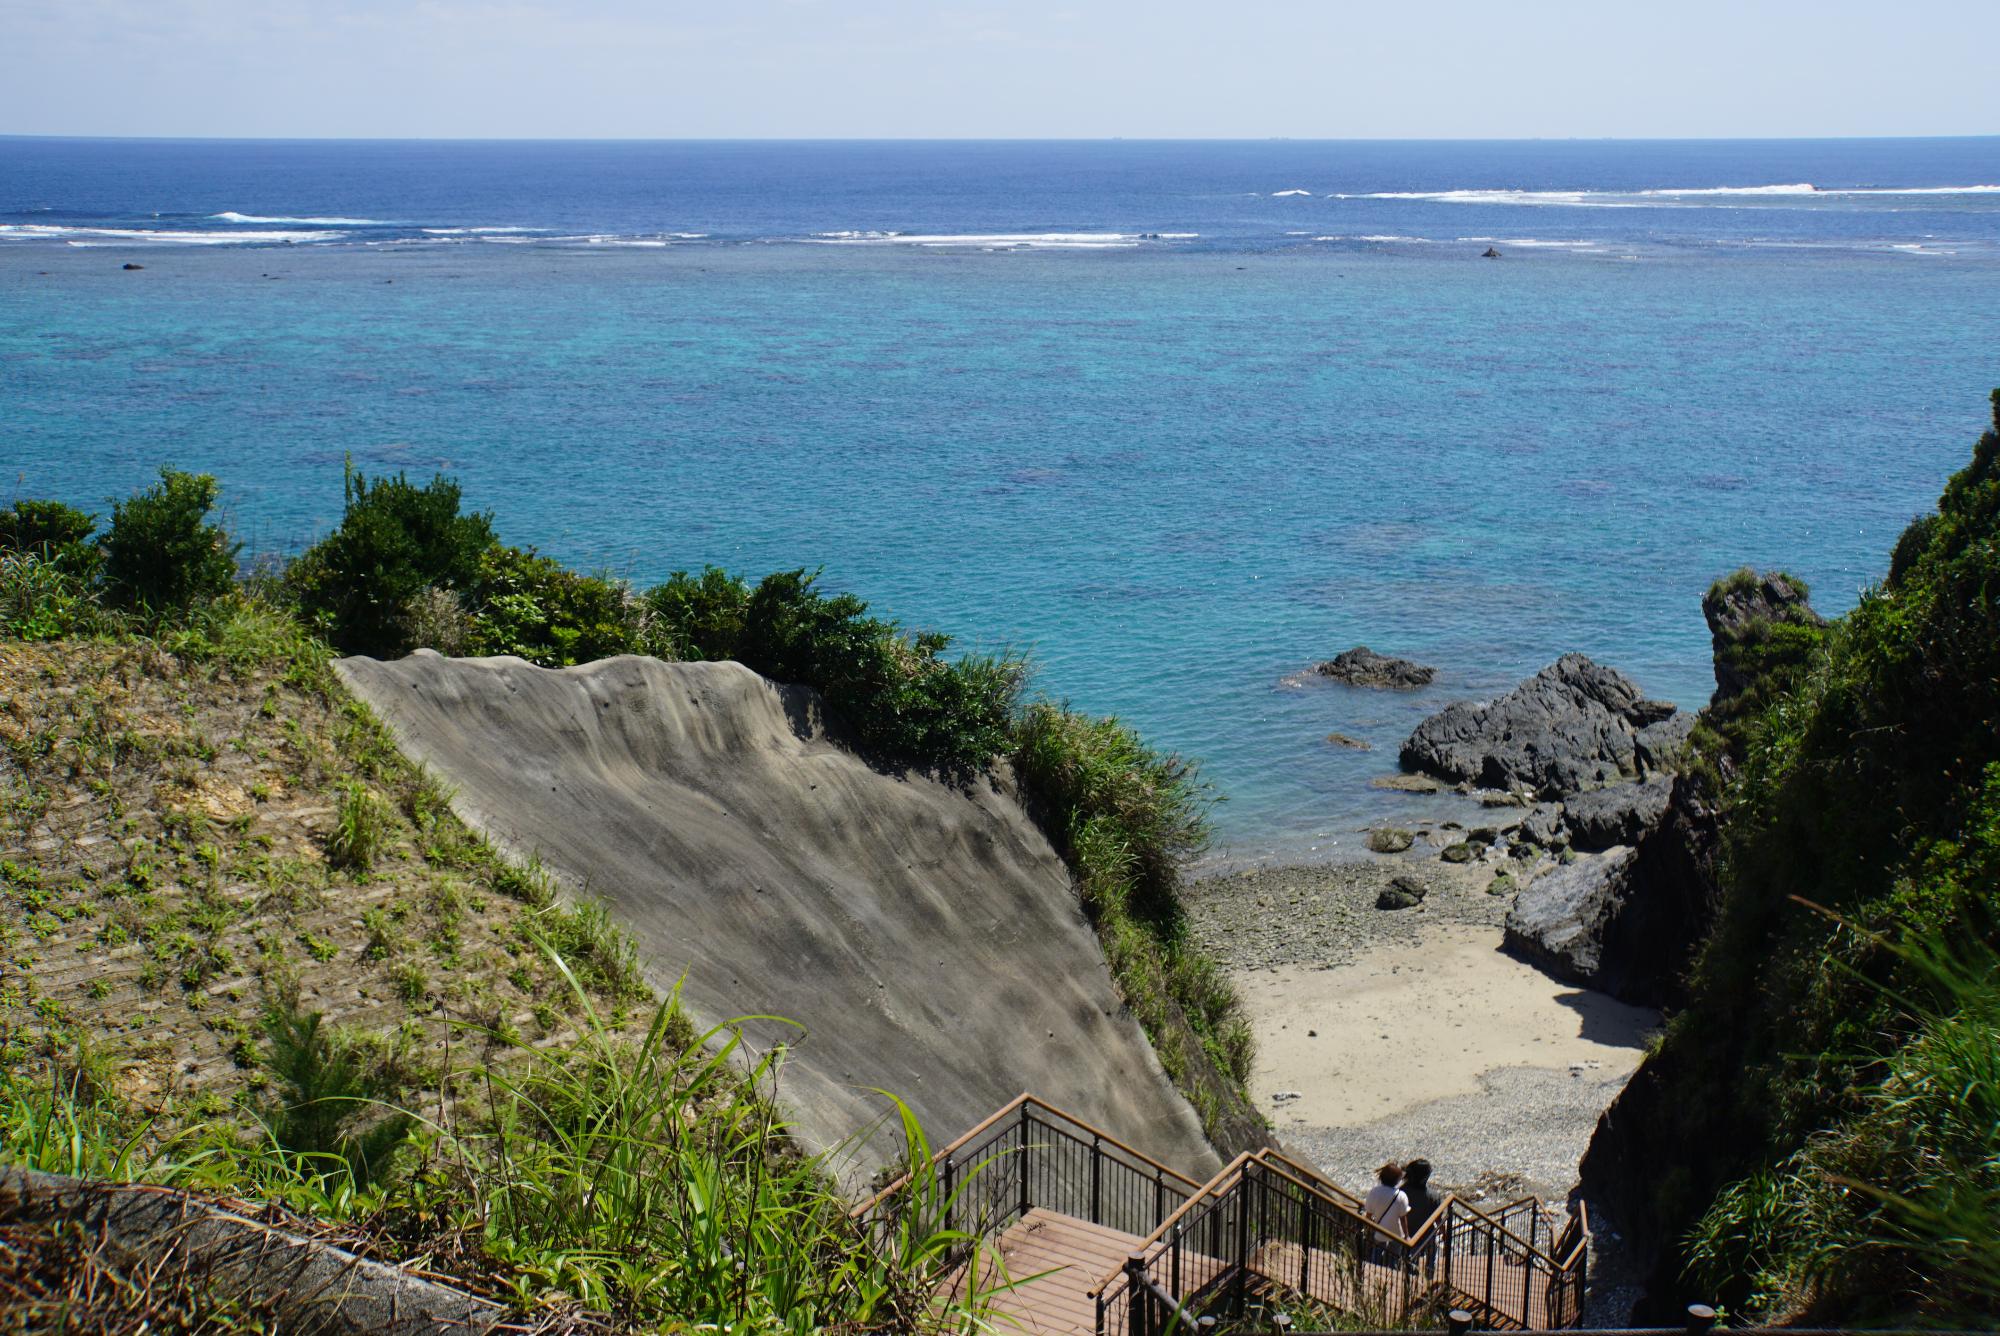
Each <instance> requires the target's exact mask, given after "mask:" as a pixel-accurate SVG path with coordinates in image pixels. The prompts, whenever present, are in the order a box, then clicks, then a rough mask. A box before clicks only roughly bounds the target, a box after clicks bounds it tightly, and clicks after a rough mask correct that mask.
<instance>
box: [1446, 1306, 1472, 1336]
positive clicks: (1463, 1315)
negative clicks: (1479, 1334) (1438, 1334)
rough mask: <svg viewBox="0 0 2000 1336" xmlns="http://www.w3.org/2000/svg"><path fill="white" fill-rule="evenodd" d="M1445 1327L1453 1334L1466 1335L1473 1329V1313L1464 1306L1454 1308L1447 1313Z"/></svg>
mask: <svg viewBox="0 0 2000 1336" xmlns="http://www.w3.org/2000/svg"><path fill="white" fill-rule="evenodd" d="M1444 1328H1445V1330H1446V1331H1448V1332H1450V1333H1451V1336H1465V1333H1466V1332H1468V1331H1471V1330H1472V1314H1470V1313H1468V1312H1466V1311H1465V1310H1464V1309H1463V1308H1454V1309H1452V1310H1451V1311H1450V1312H1449V1313H1447V1314H1445V1318H1444Z"/></svg>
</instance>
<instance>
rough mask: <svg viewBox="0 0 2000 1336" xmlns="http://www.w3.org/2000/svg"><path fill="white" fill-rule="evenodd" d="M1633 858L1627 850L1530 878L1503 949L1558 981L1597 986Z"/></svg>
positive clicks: (1517, 900)
mask: <svg viewBox="0 0 2000 1336" xmlns="http://www.w3.org/2000/svg"><path fill="white" fill-rule="evenodd" d="M1637 857H1638V855H1637V854H1636V853H1635V852H1634V851H1633V850H1631V849H1614V850H1611V851H1609V852H1606V853H1601V854H1586V855H1584V856H1583V857H1581V858H1579V859H1577V860H1576V861H1575V862H1574V863H1570V864H1567V865H1565V866H1562V867H1557V868H1554V869H1552V870H1550V871H1548V872H1545V873H1543V874H1542V875H1541V876H1539V877H1537V878H1535V880H1534V881H1532V882H1530V883H1528V885H1527V886H1526V887H1525V888H1524V889H1523V890H1522V891H1521V893H1520V895H1519V896H1517V897H1516V898H1515V901H1514V908H1513V910H1512V911H1511V912H1510V913H1509V914H1508V915H1507V923H1506V928H1505V937H1504V939H1503V941H1504V944H1505V946H1506V949H1507V950H1508V951H1510V952H1512V953H1513V954H1515V955H1517V956H1520V957H1521V958H1522V959H1524V960H1527V961H1529V962H1530V963H1532V964H1535V965H1538V966H1540V967H1541V968H1542V969H1544V970H1547V971H1548V972H1549V973H1550V974H1553V975H1555V976H1556V977H1557V978H1559V979H1564V980H1567V981H1568V982H1570V983H1574V984H1580V985H1582V986H1583V987H1585V988H1599V987H1602V986H1603V982H1604V976H1603V968H1604V963H1605V956H1606V950H1607V938H1609V937H1611V936H1612V935H1614V934H1615V933H1616V932H1617V930H1618V918H1619V913H1620V911H1621V910H1623V909H1624V907H1625V902H1626V899H1627V897H1628V896H1629V895H1630V894H1631V891H1632V879H1631V872H1632V864H1633V862H1634V861H1635V859H1636V858H1637ZM1611 949H1612V951H1613V953H1614V955H1615V952H1616V948H1615V947H1613V948H1611ZM1606 991H1611V990H1609V989H1606Z"/></svg>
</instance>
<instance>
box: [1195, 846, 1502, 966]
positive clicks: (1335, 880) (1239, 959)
mask: <svg viewBox="0 0 2000 1336" xmlns="http://www.w3.org/2000/svg"><path fill="white" fill-rule="evenodd" d="M1492 875H1493V874H1492V871H1491V869H1488V868H1481V867H1475V866H1453V865H1451V864H1448V863H1441V862H1437V861H1435V860H1433V859H1423V858H1417V857H1409V858H1403V857H1373V858H1363V859H1362V860H1360V861H1356V862H1351V863H1320V864H1312V865H1306V866H1297V867H1273V868H1251V869H1246V870H1244V871H1241V872H1234V873H1229V874H1226V875H1223V876H1217V877H1210V878H1207V879H1204V880H1201V881H1197V882H1195V883H1194V884H1193V885H1192V886H1191V887H1190V889H1189V893H1188V927H1189V929H1190V931H1191V932H1192V933H1193V934H1194V938H1195V940H1196V942H1198V943H1199V944H1200V945H1201V946H1202V947H1204V948H1205V949H1207V950H1208V951H1210V952H1211V953H1213V954H1214V955H1215V957H1216V958H1217V959H1218V960H1220V961H1222V963H1223V964H1224V965H1226V966H1227V967H1229V968H1230V969H1232V970H1251V969H1271V968H1275V967H1277V966H1280V965H1305V966H1312V967H1317V968H1322V969H1325V968H1331V967H1332V966H1335V965H1343V964H1346V963H1348V962H1349V961H1352V960H1354V959H1355V958H1356V957H1357V956H1359V955H1360V954H1361V953H1362V952H1363V951H1365V950H1367V949H1369V948H1370V947H1373V946H1377V945H1382V944H1400V945H1411V944H1414V943H1415V942H1416V940H1417V937H1418V935H1419V934H1420V933H1421V932H1422V930H1423V929H1424V928H1426V927H1429V926H1431V925H1434V924H1439V923H1465V924H1476V925H1482V926H1498V925H1499V924H1501V923H1502V922H1503V921H1504V920H1505V919H1506V917H1507V909H1508V903H1509V902H1508V898H1507V897H1506V896H1504V895H1489V894H1487V886H1488V884H1489V883H1490V881H1491V880H1492ZM1398 881H1409V882H1414V883H1416V884H1417V885H1418V886H1421V887H1422V888H1423V889H1424V891H1425V894H1424V896H1423V898H1422V902H1421V903H1420V904H1418V905H1416V906H1414V907H1412V908H1409V909H1397V910H1390V909H1378V908H1376V902H1377V900H1378V899H1379V898H1380V897H1381V895H1382V893H1383V892H1385V891H1387V890H1389V889H1391V885H1392V883H1395V882H1398Z"/></svg>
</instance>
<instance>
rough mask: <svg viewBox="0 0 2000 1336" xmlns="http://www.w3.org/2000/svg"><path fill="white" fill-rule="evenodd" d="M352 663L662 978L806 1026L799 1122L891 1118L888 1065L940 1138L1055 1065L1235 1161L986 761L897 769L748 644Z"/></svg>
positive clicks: (808, 1125)
mask: <svg viewBox="0 0 2000 1336" xmlns="http://www.w3.org/2000/svg"><path fill="white" fill-rule="evenodd" d="M337 667H338V669H339V671H340V673H341V675H342V677H343V678H344V679H345V680H346V681H347V683H348V684H349V686H350V687H351V688H352V689H353V690H354V691H355V692H356V693H357V694H358V695H359V696H361V698H362V699H364V700H366V701H367V702H368V703H369V704H370V705H371V706H373V707H374V709H375V710H376V711H377V712H378V713H379V714H380V715H381V716H382V718H383V719H384V720H386V721H387V722H388V724H389V725H390V727H391V728H392V729H393V730H394V732H395V733H396V735H397V737H398V739H399V740H400V742H401V743H402V745H403V747H404V749H405V750H406V751H407V752H408V753H409V754H410V755H411V756H412V757H413V758H415V759H417V760H419V761H421V762H423V763H424V764H426V765H428V766H430V767H431V768H432V769H433V770H435V771H436V772H437V773H438V774H439V776H440V777H441V778H443V779H444V780H445V781H446V782H447V783H448V784H450V785H451V786H453V787H454V788H455V790H456V793H455V796H454V798H453V805H454V807H455V808H456V810H457V811H458V812H459V814H460V815H461V816H462V817H464V818H465V819H466V820H467V821H468V822H470V823H471V824H472V825H473V826H475V827H476V828H478V829H480V830H482V831H484V832H485V833H486V834H487V836H488V837H489V838H491V839H492V840H494V841H495V842H496V843H498V844H500V845H501V846H503V847H504V848H508V849H510V850H512V851H513V852H515V853H516V854H518V855H522V856H529V855H533V856H536V857H539V858H540V859H541V860H542V862H543V864H544V866H545V867H547V868H548V869H549V870H550V871H552V872H554V873H556V874H557V875H558V876H560V877H563V878H565V879H566V880H567V881H569V883H570V884H571V885H572V886H581V887H583V888H585V889H587V891H588V892H589V893H591V894H595V895H598V896H602V897H603V898H604V899H605V900H606V901H607V902H608V903H609V904H610V906H611V907H612V910H613V912H614V914H615V915H616V916H617V917H618V919H619V920H620V921H621V922H622V923H623V924H624V925H625V926H626V927H627V928H628V929H629V930H630V931H631V932H632V933H633V935H634V936H635V937H636V938H637V939H638V942H639V945H640V950H641V953H642V956H643V958H644V960H645V964H646V968H647V971H648V975H649V977H650V978H651V980H652V981H653V982H654V984H655V985H656V986H659V987H662V988H670V987H672V986H673V985H674V984H675V982H676V980H678V979H680V978H681V977H682V976H683V975H684V976H685V980H686V982H685V986H684V990H683V998H684V1001H685V1002H686V1004H687V1006H688V1008H689V1010H690V1012H691V1014H692V1015H694V1016H695V1017H696V1018H698V1019H700V1020H704V1021H708V1022H715V1021H721V1020H726V1019H729V1018H732V1017H736V1016H743V1015H758V1014H761V1015H769V1016H779V1017H785V1018H789V1019H790V1020H793V1021H796V1022H798V1023H799V1024H800V1025H802V1026H803V1027H804V1029H803V1031H795V1030H793V1029H791V1028H789V1027H787V1026H783V1025H779V1024H777V1023H775V1022H757V1023H754V1024H753V1025H751V1026H750V1027H749V1033H750V1036H751V1038H752V1040H753V1041H754V1042H757V1043H760V1044H771V1043H779V1042H784V1043H788V1044H790V1046H791V1048H790V1054H789V1060H788V1063H787V1066H786V1068H785V1076H784V1084H783V1088H782V1089H781V1091H780V1098H781V1100H782V1101H783V1102H784V1103H785V1104H786V1105H787V1107H788V1110H789V1111H790V1112H791V1114H792V1115H793V1117H794V1118H795V1120H796V1122H797V1130H798V1132H799V1134H800V1135H801V1137H802V1139H803V1140H805V1141H807V1142H809V1143H812V1144H815V1145H818V1146H833V1145H836V1144H838V1143H840V1142H842V1141H843V1140H845V1139H847V1138H849V1137H851V1136H852V1135H854V1134H855V1133H856V1132H857V1131H860V1130H862V1129H863V1128H865V1127H868V1126H870V1125H872V1124H873V1123H874V1122H875V1121H876V1120H878V1119H879V1118H880V1117H881V1116H882V1115H883V1113H884V1111H885V1109H886V1107H887V1105H886V1101H885V1100H884V1099H883V1098H882V1097H881V1096H880V1095H878V1094H876V1093H874V1091H873V1089H872V1088H878V1087H879V1088H880V1089H883V1090H888V1091H893V1092H895V1093H896V1094H897V1095H899V1096H901V1097H902V1098H903V1099H905V1100H906V1101H908V1102H909V1104H910V1105H911V1107H912V1108H913V1109H915V1111H916V1112H917V1114H918V1116H919V1117H920V1118H922V1120H923V1122H924V1124H925V1126H926V1128H927V1129H928V1130H929V1131H930V1132H931V1133H932V1134H933V1136H934V1137H938V1138H944V1137H949V1136H952V1135H955V1134H956V1133H957V1132H959V1131H961V1130H963V1129H964V1128H966V1127H969V1126H970V1125H971V1124H972V1123H974V1122H975V1121H977V1120H978V1119H980V1118H981V1117H983V1116H985V1115H986V1114H987V1113H989V1112H991V1111H992V1110H993V1109H994V1108H996V1107H998V1106H999V1105H1000V1104H1002V1103H1004V1102H1006V1101H1007V1100H1008V1099H1011V1098H1012V1097H1013V1096H1014V1095H1016V1094H1018V1093H1019V1092H1021V1091H1022V1090H1032V1091H1034V1092H1035V1093H1036V1094H1038V1095H1041V1096H1042V1097H1044V1098H1046V1099H1049V1100H1051V1101H1053V1102H1055V1103H1057V1104H1059V1105H1063V1106H1065V1107H1067V1108H1069V1109H1071V1110H1073V1111H1075V1112H1076V1113H1077V1114H1079V1115H1080V1116H1082V1117H1084V1118H1087V1119H1090V1120H1092V1121H1094V1122H1097V1123H1098V1124H1099V1125H1101V1126H1103V1127H1105V1128H1106V1129H1107V1130H1108V1131H1111V1132H1113V1133H1115V1134H1117V1135H1119V1136H1122V1137H1125V1138H1127V1139H1129V1140H1130V1141H1132V1142H1133V1143H1134V1144H1135V1145H1137V1146H1139V1147H1140V1148H1142V1149H1144V1150H1146V1151H1148V1152H1150V1153H1151V1154H1153V1155H1155V1156H1157V1157H1159V1158H1160V1159H1163V1160H1165V1161H1166V1162H1167V1163H1169V1164H1172V1165H1174V1166H1175V1167H1176V1168H1180V1169H1182V1170H1183V1171H1185V1172H1189V1173H1195V1174H1205V1173H1206V1172H1207V1171H1208V1170H1209V1169H1210V1168H1211V1167H1212V1166H1213V1165H1214V1164H1215V1156H1214V1153H1213V1151H1212V1150H1210V1148H1209V1146H1208V1144H1207V1142H1206V1141H1205V1140H1204V1139H1203V1137H1202V1134H1201V1129H1200V1125H1199V1123H1198V1121H1197V1119H1196V1117H1195V1115H1194V1112H1193V1110H1192V1109H1191V1108H1189V1106H1188V1105H1187V1104H1186V1103H1185V1101H1183V1100H1182V1098H1181V1096H1180V1095H1179V1094H1178V1093H1176V1092H1175V1091H1174V1089H1173V1088H1172V1086H1171V1085H1170V1084H1169V1083H1168V1081H1167V1078H1166V1075H1165V1074H1164V1072H1162V1071H1161V1069H1160V1065H1159V1063H1158V1061H1157V1060H1156V1058H1155V1057H1154V1055H1153V1052H1152V1049H1151V1047H1150V1046H1149V1045H1148V1043H1147V1041H1146V1038H1145V1036H1144V1034H1143V1033H1142V1032H1141V1031H1140V1029H1139V1027H1138V1025H1137V1024H1136V1023H1134V1022H1133V1021H1132V1020H1131V1018H1130V1017H1129V1016H1128V1015H1126V1014H1125V1012H1124V1009H1123V1007H1122V1006H1121V1004H1120V1002H1119V1000H1118V998H1117V996H1116V995H1115V994H1114V992H1113V989H1112V985H1111V980H1110V977H1109V974H1108V972H1107V970H1106V968H1105V964H1104V961H1103V957H1102V956H1101V954H1100V953H1099V949H1098V945H1097V941H1096V938H1095V937H1094V935H1093V934H1092V932H1091V930H1090V927H1089V925H1088V924H1087V923H1086V922H1085V921H1084V918H1083V915H1082V913H1081V912H1080V910H1079V909H1078V907H1077V903H1076V898H1075V895H1074V894H1073V892H1072V891H1071V888H1070V883H1069V877H1068V875H1067V872H1066V870H1065V869H1064V867H1063V864H1062V862H1061V860H1060V859H1059V858H1058V857H1057V856H1056V854H1055V852H1054V850H1052V849H1051V848H1050V846H1049V844H1048V841H1047V840H1046V839H1045V838H1044V837H1043V836H1042V834H1041V832H1040V831H1039V830H1037V829H1036V828H1035V826H1034V824H1033V823H1032V822H1031V821H1030V820H1029V819H1028V817H1027V816H1026V814H1025V813H1024V812H1023V811H1022V810H1021V808H1020V806H1019V804H1018V803H1016V802H1015V801H1014V800H1013V799H1012V798H1011V797H1010V796H1009V795H1007V794H1006V793H1004V792H1002V791H1001V790H999V789H998V788H996V787H994V786H993V785H992V784H991V783H990V782H988V781H983V780H982V781H980V782H979V783H977V784H975V785H973V786H972V787H971V788H969V789H964V790H961V789H956V788H953V787H950V786H948V785H946V784H943V783H939V782H937V781H934V780H931V779H927V778H924V777H921V776H915V775H903V774H884V773H881V772H879V771H877V770H875V769H873V768H871V767H870V766H869V765H867V764H866V763H865V762H863V761H862V760H860V759H859V758H858V757H856V756H855V755H854V754H853V753H851V752H849V751H846V750H844V749H842V748H841V747H839V746H837V745H835V744H834V742H833V741H831V740H830V739H829V738H828V736H827V732H826V728H825V725H824V723H823V721H822V719H821V717H820V711H819V702H818V697H817V696H816V695H815V694H814V693H813V692H811V691H808V690H806V689H803V688H798V687H786V686H780V685H778V684H775V683H772V682H769V681H767V680H765V679H764V678H762V677H760V676H758V675H757V674H756V673H753V672H751V671H750V670H749V669H747V668H744V667H743V666H741V665H740V664H735V663H685V664H683V663H664V662H661V661H659V660H656V659H649V658H641V657H624V658H616V659H607V660H603V661H600V662H597V663H593V664H589V665H586V666H583V667H578V668H570V669H564V670H560V671H556V670H550V669H544V668H537V667H534V666H533V665H531V664H528V663H526V662H524V661H522V660H520V659H513V658H496V659H447V658H443V657H440V656H438V655H436V654H434V653H430V652H428V651H419V652H418V653H417V654H415V655H412V656H411V657H410V658H407V659H403V660H400V661H397V662H394V663H382V662H378V661H376V660H373V659H346V660H342V661H341V662H340V663H339V664H338V665H337ZM888 1150H889V1146H888V1144H887V1142H886V1141H885V1142H883V1143H882V1144H881V1146H880V1147H879V1149H878V1150H877V1151H876V1152H874V1153H871V1154H869V1155H868V1156H866V1157H865V1160H866V1161H867V1162H866V1163H864V1164H862V1165H860V1166H858V1167H862V1168H865V1167H869V1164H871V1163H872V1162H873V1161H874V1160H875V1159H878V1158H879V1156H880V1155H881V1154H884V1153H886V1152H887V1151H888Z"/></svg>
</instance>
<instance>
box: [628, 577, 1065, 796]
mask: <svg viewBox="0 0 2000 1336" xmlns="http://www.w3.org/2000/svg"><path fill="white" fill-rule="evenodd" d="M816 580H817V576H816V575H808V574H807V573H806V572H805V571H803V570H796V571H780V572H777V573H776V574H773V575H767V576H765V577H764V579H763V580H761V581H760V582H758V584H757V586H756V587H755V588H752V587H750V585H749V584H748V583H747V582H745V581H743V580H738V579H735V578H733V577H731V576H730V575H728V574H727V573H726V572H723V571H720V570H716V569H714V568H712V567H711V568H710V569H708V570H705V571H703V572H702V573H701V574H700V575H699V576H690V575H688V574H687V573H686V572H684V571H676V572H674V574H673V575H672V576H671V577H670V578H669V579H668V581H667V583H666V584H664V585H662V586H661V587H660V588H658V589H655V590H653V591H652V592H651V593H649V594H647V595H646V598H645V603H646V606H647V608H648V609H649V610H650V611H651V613H652V615H653V618H654V619H655V621H656V624H657V635H658V636H659V638H660V639H661V641H662V642H663V643H664V644H665V645H666V646H669V647H671V648H672V649H673V650H674V652H675V653H677V654H678V656H679V657H681V658H685V659H735V660H736V661H738V662H739V663H742V664H744V665H746V666H748V667H750V668H753V669H755V670H756V671H758V672H760V673H762V674H763V675H764V676H766V677H769V678H772V679H774V680H776V681H779V682H802V683H805V684H806V685H808V686H811V687H813V688H814V689H815V690H817V691H818V692H819V693H820V695H821V696H822V697H823V698H824V699H825V701H826V704H827V708H828V709H829V710H831V711H832V712H833V715H834V717H835V718H836V719H838V720H840V721H841V722H842V723H843V724H844V725H846V727H847V728H848V729H849V731H850V732H852V734H853V735H854V738H855V741H856V742H857V743H858V744H859V745H860V746H861V747H862V749H863V750H866V751H870V752H873V753H875V754H877V755H880V756H882V757H883V758H885V759H888V760H891V761H904V762H914V763H916V764H919V765H925V766H933V767H936V768H938V769H941V770H944V771H947V772H951V773H965V772H973V771H978V770H981V769H983V768H985V767H986V766H987V765H989V764H991V763H992V762H993V760H994V759H995V758H996V757H998V756H1001V755H1004V754H1005V753H1006V752H1007V750H1008V748H1009V746H1010V743H1011V732H1012V728H1013V723H1014V715H1015V709H1016V704H1017V702H1018V700H1019V698H1020V693H1021V686H1022V683H1023V681H1024V680H1025V677H1026V666H1025V665H1024V664H1023V662H1022V661H1021V660H1019V659H1017V658H1013V657H1010V656H1007V655H982V654H968V655H961V656H960V657H959V658H957V659H954V660H947V659H945V658H944V657H942V656H943V654H944V651H945V650H946V649H947V648H949V647H950V644H951V638H950V637H949V636H946V635H944V634H942V633H941V632H935V631H926V632H919V633H917V634H908V633H906V632H904V631H903V630H902V628H900V627H899V626H897V625H896V624H895V623H894V622H890V621H885V620H883V619H881V618H878V617H870V616H868V615H867V614H868V605H867V604H866V603H864V602H862V601H861V600H860V599H858V598H856V597H855V596H854V595H852V594H832V595H829V594H823V593H821V592H820V591H819V590H817V589H815V588H814V587H813V586H814V583H815V581H816Z"/></svg>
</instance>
